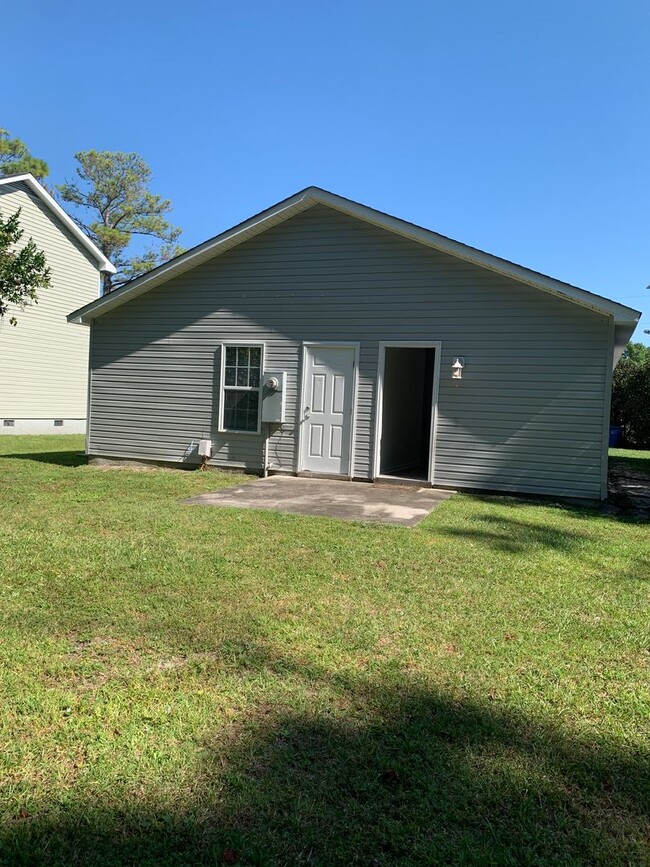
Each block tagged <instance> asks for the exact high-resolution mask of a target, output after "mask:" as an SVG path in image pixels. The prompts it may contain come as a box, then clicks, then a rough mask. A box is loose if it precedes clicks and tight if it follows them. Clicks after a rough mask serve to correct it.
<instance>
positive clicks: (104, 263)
mask: <svg viewBox="0 0 650 867" xmlns="http://www.w3.org/2000/svg"><path fill="white" fill-rule="evenodd" d="M17 183H21V184H25V186H27V187H29V189H30V190H31V191H32V193H34V195H36V196H38V198H39V199H40V200H41V201H42V202H43V203H44V204H45V205H46V206H47V207H48V208H49V209H50V211H52V212H53V213H54V214H55V215H56V216H57V217H58V218H59V220H61V222H62V223H63V224H64V226H65V227H66V228H67V229H69V230H70V232H71V233H72V234H73V235H74V237H75V238H76V239H77V240H78V241H79V243H80V244H82V245H83V246H84V247H85V248H86V250H88V252H89V253H90V255H91V256H92V257H93V258H94V259H96V260H97V262H98V264H99V270H100V271H108V273H109V274H115V270H116V269H115V266H114V265H112V264H111V263H110V262H109V261H108V259H107V258H106V256H104V254H103V253H102V251H101V250H100V249H99V247H97V246H96V245H95V244H93V242H92V241H91V240H90V238H89V237H88V235H86V234H84V232H82V231H81V229H80V228H79V226H77V224H76V223H75V222H74V220H73V219H72V217H70V216H69V215H68V214H66V212H65V211H64V210H63V208H62V207H61V205H59V204H58V202H57V201H56V200H55V199H54V198H52V196H51V195H50V194H49V193H48V191H47V190H46V189H45V187H43V186H42V184H40V183H39V182H38V181H37V180H36V178H35V177H34V175H32V174H30V173H29V172H26V173H25V174H19V175H3V176H2V177H0V187H3V186H5V185H6V184H17Z"/></svg>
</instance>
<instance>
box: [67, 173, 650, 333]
mask: <svg viewBox="0 0 650 867" xmlns="http://www.w3.org/2000/svg"><path fill="white" fill-rule="evenodd" d="M318 204H320V205H326V206H328V207H330V208H334V209H336V210H338V211H341V212H342V213H345V214H348V215H349V216H353V217H357V218H358V219H360V220H363V221H364V222H367V223H372V224H373V225H375V226H378V227H380V228H382V229H387V230H388V231H390V232H394V233H395V234H398V235H402V236H403V237H405V238H408V239H410V240H412V241H417V242H418V243H421V244H425V245H426V246H428V247H433V248H434V249H436V250H439V251H441V252H443V253H448V254H450V255H452V256H456V257H457V258H459V259H462V260H464V261H466V262H472V263H474V264H476V265H479V266H481V267H482V268H488V269H489V270H491V271H494V272H495V273H497V274H501V275H503V276H506V277H510V278H512V279H514V280H517V281H518V282H520V283H527V284H528V285H529V286H533V287H535V288H536V289H541V290H542V291H544V292H550V293H552V294H554V295H557V296H559V297H561V298H564V299H566V300H568V301H572V302H574V303H576V304H580V305H582V306H583V307H589V308H590V309H592V310H595V311H597V312H598V313H604V314H606V315H609V316H613V317H614V319H615V320H616V321H617V322H626V323H630V325H632V323H633V325H632V330H633V328H634V325H636V323H637V322H638V320H639V317H640V316H641V314H640V313H639V311H638V310H633V309H632V308H631V307H626V306H625V305H623V304H619V303H617V302H616V301H610V300H609V299H608V298H603V297H601V296H600V295H595V294H593V293H591V292H587V291H585V290H584V289H579V288H578V287H577V286H571V285H570V284H569V283H563V282H561V281H560V280H555V279H553V278H552V277H547V276H546V275H544V274H538V273H537V272H536V271H531V270H530V269H528V268H524V267H522V266H521V265H515V264H514V263H513V262H508V261H507V260H506V259H500V258H498V257H497V256H492V255H491V254H490V253H484V252H483V251H481V250H477V249H475V248H474V247H468V246H467V245H465V244H461V243H460V242H459V241H453V240H452V239H451V238H446V237H445V236H444V235H439V234H437V232H432V231H430V230H429V229H423V228H421V227H420V226H416V225H414V224H413V223H408V222H406V221H405V220H400V219H398V218H397V217H392V216H390V215H389V214H384V213H382V212H381V211H376V210H374V209H373V208H368V207H366V206H365V205H360V204H358V203H357V202H353V201H351V200H350V199H345V198H343V197H342V196H337V195H335V194H334V193H330V192H327V190H322V189H320V188H319V187H308V188H307V189H306V190H303V191H302V192H299V193H296V194H295V195H294V196H291V197H290V198H288V199H285V200H284V201H282V202H279V203H278V204H277V205H274V206H273V207H271V208H268V209H267V210H266V211H262V213H261V214H257V215H256V216H254V217H251V218H250V219H249V220H245V221H244V222H243V223H240V224H239V225H237V226H234V227H233V228H232V229H228V230H227V231H225V232H223V233H222V234H220V235H217V236H216V237H214V238H211V239H210V240H208V241H205V242H204V243H203V244H199V246H198V247H194V248H193V249H192V250H188V251H187V252H186V253H183V254H182V255H181V256H178V257H177V258H176V259H172V260H171V261H169V262H166V263H165V264H164V265H160V266H159V267H158V268H154V269H153V270H152V271H149V272H148V273H147V274H143V275H142V277H137V278H136V279H135V280H132V281H131V282H130V283H126V284H125V285H124V286H122V287H120V288H119V289H116V290H114V291H113V292H111V293H110V294H108V295H104V296H103V297H101V298H99V299H97V300H96V301H93V302H92V303H91V304H87V305H86V306H85V307H81V308H79V310H75V311H74V312H73V313H71V314H70V315H69V316H68V321H70V322H77V323H79V324H85V325H87V324H89V323H90V322H92V320H93V319H95V318H96V317H98V316H101V315H102V314H104V313H106V312H108V311H109V310H113V309H114V308H115V307H119V306H120V305H121V304H124V303H126V302H127V301H129V300H131V299H132V298H137V297H138V295H141V294H143V293H144V292H147V291H149V290H150V289H153V288H154V287H156V286H159V285H160V284H161V283H164V282H166V281H167V280H169V279H170V278H171V277H174V276H177V275H178V274H182V273H183V272H184V271H188V270H189V269H190V268H193V267H194V266H195V265H198V264H199V263H200V262H204V261H207V260H208V259H212V258H213V257H215V256H218V255H220V254H221V253H224V252H225V251H226V250H230V249H231V248H232V247H235V246H237V245H238V244H241V243H243V242H244V241H247V240H248V239H249V238H253V237H254V236H255V235H259V234H261V233H262V232H264V231H265V230H266V229H269V228H270V227H271V226H275V225H277V224H278V223H281V222H284V220H287V219H289V218H290V217H293V216H295V215H296V214H298V213H300V212H301V211H304V210H306V209H307V208H310V207H312V206H313V205H318ZM630 333H631V331H630Z"/></svg>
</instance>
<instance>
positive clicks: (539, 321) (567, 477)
mask: <svg viewBox="0 0 650 867" xmlns="http://www.w3.org/2000/svg"><path fill="white" fill-rule="evenodd" d="M609 326H610V320H609V317H607V316H605V315H602V314H599V313H595V312H592V311H590V310H586V309H584V308H581V307H579V306H578V305H575V304H572V303H569V302H567V301H565V300H562V299H559V298H556V297H554V296H552V295H550V294H547V293H544V292H541V291H540V290H538V289H534V288H531V287H528V286H526V285H524V284H520V283H517V282H515V281H514V280H510V279H508V278H504V277H500V276H498V275H496V274H494V273H492V272H490V271H487V270H485V269H482V268H479V267H477V266H474V265H471V264H468V263H464V262H462V261H460V260H458V259H456V258H454V257H451V256H449V255H447V254H442V253H437V252H435V251H433V250H431V249H429V248H426V247H424V246H422V245H420V244H417V243H415V242H412V241H409V240H407V239H404V238H401V237H398V236H396V235H394V234H392V233H389V232H387V231H384V230H381V229H378V228H375V227H373V226H370V225H369V224H366V223H363V222H361V221H358V220H356V219H354V218H352V217H349V216H345V215H342V214H340V213H339V212H337V211H334V210H332V209H329V208H326V207H324V206H320V205H317V206H314V207H313V208H310V209H309V210H307V211H305V212H303V213H302V214H299V215H298V216H295V217H293V218H292V219H290V220H288V221H287V222H286V223H283V224H282V225H279V226H276V227H274V228H272V229H269V230H268V231H267V232H265V233H263V234H262V235H260V236H258V237H256V238H254V239H252V240H249V241H248V242H246V243H244V244H242V245H241V246H239V247H236V248H235V249H233V250H230V251H228V252H227V253H225V254H223V255H222V256H219V257H217V258H215V259H213V260H212V261H210V262H207V263H204V264H202V265H199V266H197V267H196V268H194V269H193V270H191V271H189V272H186V273H185V274H182V275H179V276H178V277H176V278H173V279H171V280H169V281H168V282H167V283H165V284H163V285H162V286H160V287H158V288H157V289H154V290H152V291H151V292H150V293H146V294H144V295H142V296H140V297H139V298H136V299H134V300H132V301H131V302H129V303H128V304H125V305H123V306H122V307H119V308H117V309H115V310H113V311H111V312H108V313H106V314H105V315H104V316H102V317H100V318H99V319H97V320H96V322H95V323H94V325H93V338H92V348H91V367H92V386H91V395H92V396H91V400H92V404H91V426H90V436H89V452H90V453H91V454H95V455H105V456H114V457H128V458H151V459H156V460H168V461H180V460H183V459H184V455H186V454H187V450H188V449H189V447H190V444H191V443H192V441H194V443H196V442H197V441H198V439H200V438H202V437H207V438H211V439H212V440H213V441H214V443H215V455H214V460H213V462H214V463H216V464H227V465H232V466H240V467H247V468H251V469H258V468H260V467H261V464H262V453H263V440H262V437H259V436H256V435H250V434H249V435H247V434H220V433H218V432H217V419H218V405H217V403H218V398H219V382H218V379H219V361H220V356H219V353H220V344H221V342H222V341H228V340H231V339H235V340H246V339H251V340H256V341H257V340H262V341H264V342H265V344H266V355H265V366H266V367H267V368H268V369H281V370H286V371H287V374H288V390H287V422H286V424H285V425H284V426H283V428H282V430H280V431H277V432H276V433H275V434H274V436H273V437H272V439H271V441H270V443H269V459H270V462H271V464H272V465H273V467H274V468H277V469H284V470H289V471H291V470H294V469H295V468H296V461H297V428H296V424H295V423H296V417H297V413H298V402H299V397H300V371H301V363H302V349H301V344H302V341H305V340H309V341H318V340H324V341H336V340H350V341H360V343H361V350H360V365H359V391H358V394H357V430H356V437H355V463H354V474H355V476H357V477H360V478H370V477H371V476H372V464H373V447H374V428H375V400H376V388H375V386H376V374H377V362H378V351H379V341H381V340H402V339H403V340H405V341H408V340H439V341H442V356H441V375H440V394H439V415H438V434H437V442H436V474H435V482H436V484H440V485H451V486H455V487H476V488H485V489H501V490H520V491H530V492H539V493H548V494H567V493H572V494H576V495H584V496H599V495H600V485H601V470H602V436H603V424H604V414H605V411H606V404H607V394H606V391H607V388H606V382H607V368H608V364H609V352H610V347H609V342H608V341H609ZM455 355H463V356H465V358H466V368H465V371H464V376H463V380H462V382H460V383H454V382H452V379H451V363H452V360H453V357H454V356H455ZM185 459H187V458H185ZM190 459H195V457H194V458H190Z"/></svg>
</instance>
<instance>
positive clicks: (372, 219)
mask: <svg viewBox="0 0 650 867" xmlns="http://www.w3.org/2000/svg"><path fill="white" fill-rule="evenodd" d="M322 192H323V193H324V196H322V197H319V200H320V201H322V203H323V204H327V205H329V206H330V207H332V208H336V209H337V210H340V211H342V212H345V213H346V214H349V215H350V216H356V217H358V218H359V219H361V220H364V221H365V222H367V223H373V224H374V225H376V226H379V227H381V228H384V229H388V230H390V231H392V232H394V233H395V234H398V235H402V236H403V237H405V238H408V239H410V240H414V241H419V242H420V243H422V244H426V245H427V246H429V247H433V248H435V249H436V250H440V252H443V253H449V254H450V255H452V256H455V257H457V258H458V259H462V260H463V261H465V262H470V263H472V264H475V265H480V266H481V267H483V268H488V269H489V270H490V271H494V272H495V273H497V274H501V275H503V276H505V277H510V278H512V279H514V280H517V282H519V283H527V284H528V285H530V286H533V287H535V288H536V289H543V290H544V291H546V292H552V293H553V294H555V295H558V296H561V297H562V298H565V299H568V300H571V301H576V302H577V303H579V304H582V305H584V306H586V307H590V308H591V309H593V310H595V311H597V312H598V313H607V314H609V315H611V316H614V317H616V318H625V319H630V320H632V319H635V317H636V319H635V321H638V319H639V317H640V313H639V311H637V310H634V309H633V308H631V307H626V306H625V305H624V304H619V303H618V302H617V301H611V300H610V299H609V298H603V297H602V296H600V295H596V294H594V293H593V292H588V291H587V290H585V289H580V288H579V287H577V286H572V285H571V284H570V283H563V282H562V281H561V280H556V279H555V278H553V277H547V276H546V275H545V274H540V273H539V272H537V271H532V270H530V269H529V268H525V267H524V266H523V265H517V264H515V263H514V262H509V261H508V260H507V259H501V258H499V257H498V256H494V255H492V253H484V252H483V251H482V250H478V249H476V248H475V247H469V246H467V245H466V244H462V243H461V242H460V241H454V240H453V239H452V238H447V237H445V236H444V235H439V234H438V233H437V232H432V231H431V230H430V229H423V228H422V227H421V226H416V225H415V224H414V223H409V222H407V221H406V220H400V219H399V217H393V216H391V215H390V214H384V213H382V212H381V211H376V210H374V209H373V208H368V207H367V206H366V205H361V204H359V203H357V202H353V201H351V200H349V199H345V198H342V197H341V196H337V195H336V194H335V193H329V192H326V191H322Z"/></svg>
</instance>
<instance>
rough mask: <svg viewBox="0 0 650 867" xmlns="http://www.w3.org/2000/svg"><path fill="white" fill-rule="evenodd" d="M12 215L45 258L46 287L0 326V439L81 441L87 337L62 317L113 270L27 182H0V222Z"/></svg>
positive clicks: (25, 178) (18, 178) (93, 294)
mask: <svg viewBox="0 0 650 867" xmlns="http://www.w3.org/2000/svg"><path fill="white" fill-rule="evenodd" d="M18 209H20V227H21V228H22V229H23V231H24V235H23V237H22V239H21V242H20V243H21V244H25V243H27V241H28V240H29V238H30V237H31V238H33V239H34V242H35V244H36V246H37V247H38V248H39V249H40V250H42V251H43V252H44V253H45V258H46V260H47V264H48V266H49V268H50V281H51V285H50V287H49V288H48V289H41V290H40V291H39V293H38V304H33V305H30V306H29V307H27V308H25V310H20V308H17V307H16V306H15V305H10V307H9V311H8V313H7V314H6V315H5V316H4V317H2V318H0V434H18V433H21V434H23V433H25V434H38V433H83V432H84V431H85V430H86V407H87V400H88V333H87V332H84V330H83V329H81V328H75V327H74V326H72V325H70V324H69V323H68V321H67V318H66V317H67V314H68V313H69V312H70V309H71V308H72V307H75V306H79V305H80V304H87V303H88V302H89V301H92V300H93V299H95V298H97V297H98V295H99V292H100V275H101V272H102V271H110V272H113V271H115V268H114V267H113V266H112V265H111V263H110V262H109V261H108V260H107V259H106V257H105V256H104V255H103V254H102V252H101V251H100V250H99V249H98V248H97V247H96V246H95V245H94V244H93V242H92V241H91V240H90V238H87V237H86V235H84V233H83V232H82V231H81V229H79V227H78V226H77V225H75V223H74V222H73V221H72V220H71V219H70V217H69V216H68V215H67V214H66V213H65V211H64V210H63V209H62V208H61V207H60V206H59V205H58V204H57V203H56V202H55V200H54V199H53V198H52V196H51V195H50V194H49V193H48V192H47V190H46V189H45V188H44V187H43V186H42V185H41V184H39V182H38V181H37V180H36V179H35V178H34V177H33V176H32V175H30V174H21V175H9V176H6V177H0V214H1V215H2V217H3V219H7V217H10V216H11V215H12V214H15V213H16V211H17V210H18ZM12 315H15V316H16V319H17V320H18V324H17V325H16V326H13V325H11V323H10V321H9V319H10V317H11V316H12Z"/></svg>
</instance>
